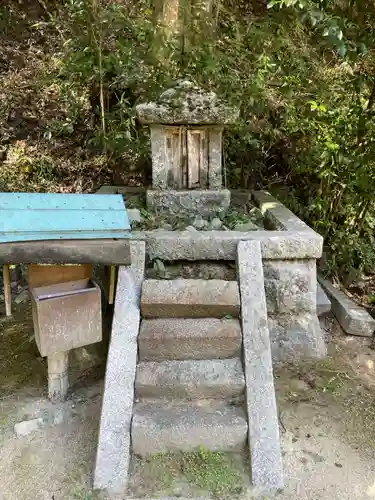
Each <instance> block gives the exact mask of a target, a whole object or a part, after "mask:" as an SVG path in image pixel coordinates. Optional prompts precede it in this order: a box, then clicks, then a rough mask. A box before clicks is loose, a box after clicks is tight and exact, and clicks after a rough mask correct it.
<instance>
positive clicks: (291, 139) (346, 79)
mask: <svg viewBox="0 0 375 500" xmlns="http://www.w3.org/2000/svg"><path fill="white" fill-rule="evenodd" d="M161 3H162V0H160V1H159V2H152V1H151V0H137V1H136V2H135V1H134V0H123V1H121V2H120V1H113V0H111V1H109V0H62V1H61V2H60V3H59V4H57V6H55V8H53V9H52V8H51V11H50V12H49V19H50V24H51V25H53V26H54V27H55V28H57V30H58V32H59V35H60V36H61V38H62V40H63V43H62V47H61V51H60V52H59V53H57V54H56V59H57V60H58V64H56V68H57V69H56V72H55V76H54V78H55V80H56V82H58V85H59V86H60V88H61V94H62V96H65V97H64V98H65V99H66V102H67V108H68V112H67V117H66V118H64V119H59V120H56V121H52V122H51V123H50V124H49V128H48V130H47V132H46V133H47V134H51V135H56V136H69V135H72V136H74V134H76V132H77V128H78V127H79V126H80V115H81V113H80V109H82V114H83V108H84V106H86V107H87V105H89V107H90V113H91V117H92V120H91V123H90V126H89V127H88V129H87V131H86V132H87V133H86V134H85V136H84V138H85V139H84V140H85V141H86V146H87V147H92V148H99V149H101V150H103V151H104V153H105V155H106V158H107V165H108V166H110V165H111V164H116V163H118V162H120V164H121V165H122V166H123V168H125V169H129V170H131V169H132V168H134V167H135V166H136V165H138V166H139V165H140V166H141V167H142V168H144V166H145V165H147V162H148V161H149V160H148V157H149V138H148V135H147V131H145V130H144V129H143V128H142V127H140V126H139V124H138V123H137V121H136V118H135V111H134V106H135V105H136V103H138V102H140V101H146V100H149V99H152V98H153V97H155V96H156V95H157V94H158V93H159V92H160V91H161V90H162V89H163V88H165V86H167V85H169V84H171V83H172V82H173V81H174V80H175V79H177V78H180V77H189V78H192V79H193V80H195V81H197V82H198V83H200V84H201V85H202V86H204V87H206V88H211V89H213V90H215V91H216V92H217V93H218V94H220V95H221V96H222V97H223V98H224V99H226V100H227V101H228V102H230V103H232V104H234V105H236V106H238V107H239V108H240V110H241V115H240V120H239V122H238V123H237V124H236V126H235V127H234V128H233V129H231V130H230V131H229V132H228V133H227V135H226V140H225V169H226V179H227V183H228V184H229V185H230V186H231V187H245V188H267V189H269V190H270V191H271V192H274V193H276V194H277V195H278V196H280V197H282V199H283V201H284V202H285V203H286V204H287V205H288V206H290V208H291V209H292V210H294V211H295V212H296V213H297V214H298V215H300V216H301V217H302V218H303V219H304V220H305V221H306V222H307V223H309V224H310V225H311V226H312V227H314V228H315V229H316V230H317V231H318V232H320V233H321V234H322V235H323V236H324V237H325V242H326V249H327V259H326V260H325V263H324V269H325V270H326V271H327V272H328V273H330V274H331V273H339V274H340V275H343V274H347V273H348V272H350V271H351V270H352V269H353V268H355V269H359V270H360V271H366V272H371V271H373V269H374V261H375V255H374V251H373V247H374V241H373V222H372V221H373V208H374V207H373V201H372V193H373V192H374V188H375V168H374V167H375V166H374V161H375V146H374V132H375V130H374V126H375V125H374V112H375V110H374V102H375V83H374V78H375V77H374V75H375V55H374V54H375V51H374V47H373V46H371V43H373V42H372V40H373V39H374V32H373V30H374V28H373V26H375V13H374V11H373V8H372V4H371V2H370V0H359V1H358V2H353V1H350V2H339V1H338V0H314V1H313V0H298V1H297V0H269V1H268V4H267V2H264V1H261V0H259V1H257V2H248V1H245V0H231V1H228V2H221V1H219V0H217V1H216V2H214V9H213V12H210V13H207V12H206V11H204V9H201V10H199V8H196V3H197V1H195V2H193V0H180V1H179V5H180V19H181V29H180V30H179V32H178V33H177V34H176V35H175V36H174V35H173V33H172V35H171V34H170V33H166V27H165V26H164V27H163V26H161V25H160V20H159V21H157V19H158V12H159V13H160V4H161ZM155 5H156V6H157V5H159V8H156V7H155ZM193 8H194V9H195V10H194V9H193ZM192 9H193V10H192ZM192 12H195V15H193V14H192ZM167 31H168V30H167ZM72 96H74V98H73V97H72ZM69 103H70V104H69ZM84 103H85V104H84ZM87 103H88V104H87ZM80 107H81V108H80ZM84 112H85V113H87V110H85V111H84ZM285 187H286V189H285Z"/></svg>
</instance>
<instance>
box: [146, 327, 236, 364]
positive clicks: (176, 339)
mask: <svg viewBox="0 0 375 500" xmlns="http://www.w3.org/2000/svg"><path fill="white" fill-rule="evenodd" d="M138 344H139V358H140V360H141V361H163V360H168V359H169V360H173V359H174V360H184V359H214V358H221V359H223V358H232V357H237V356H240V354H241V352H242V332H241V325H240V323H239V321H238V320H236V319H217V318H198V319H184V318H181V319H177V318H165V319H144V320H143V321H142V324H141V329H140V332H139V341H138Z"/></svg>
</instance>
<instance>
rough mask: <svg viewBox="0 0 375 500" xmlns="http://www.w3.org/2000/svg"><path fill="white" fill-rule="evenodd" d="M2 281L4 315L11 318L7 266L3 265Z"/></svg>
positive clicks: (10, 292)
mask: <svg viewBox="0 0 375 500" xmlns="http://www.w3.org/2000/svg"><path fill="white" fill-rule="evenodd" d="M3 279H4V300H5V314H6V315H7V316H12V288H11V282H10V271H9V266H8V265H6V264H4V265H3Z"/></svg>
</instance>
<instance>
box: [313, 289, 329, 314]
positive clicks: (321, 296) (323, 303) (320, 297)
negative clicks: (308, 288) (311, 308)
mask: <svg viewBox="0 0 375 500" xmlns="http://www.w3.org/2000/svg"><path fill="white" fill-rule="evenodd" d="M316 311H317V314H318V316H324V315H325V314H328V313H329V312H331V301H330V300H329V298H328V297H327V294H326V293H325V291H324V290H323V288H322V287H321V285H320V284H319V283H317V286H316Z"/></svg>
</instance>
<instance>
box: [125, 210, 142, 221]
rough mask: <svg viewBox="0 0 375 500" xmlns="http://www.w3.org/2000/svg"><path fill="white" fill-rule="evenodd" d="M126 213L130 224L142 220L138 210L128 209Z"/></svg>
mask: <svg viewBox="0 0 375 500" xmlns="http://www.w3.org/2000/svg"><path fill="white" fill-rule="evenodd" d="M127 213H128V217H129V219H130V222H141V220H142V217H141V212H140V211H139V210H138V208H128V209H127Z"/></svg>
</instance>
